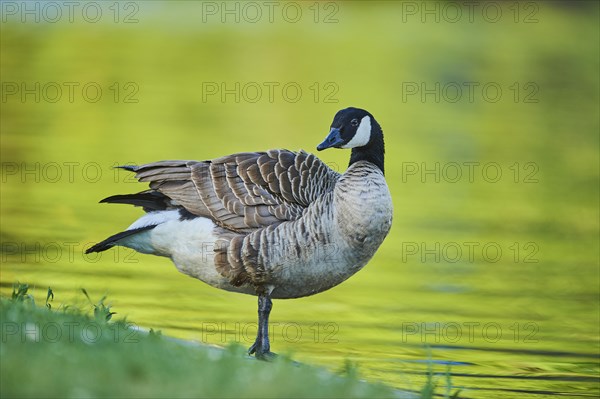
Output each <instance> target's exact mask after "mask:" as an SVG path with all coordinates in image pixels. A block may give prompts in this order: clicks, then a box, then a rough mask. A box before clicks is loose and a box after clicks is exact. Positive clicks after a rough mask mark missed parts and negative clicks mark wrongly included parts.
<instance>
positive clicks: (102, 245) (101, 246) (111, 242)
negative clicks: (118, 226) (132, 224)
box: [85, 225, 156, 254]
mask: <svg viewBox="0 0 600 399" xmlns="http://www.w3.org/2000/svg"><path fill="white" fill-rule="evenodd" d="M155 227H156V225H150V226H144V227H140V228H137V229H132V230H125V231H122V232H120V233H117V234H115V235H112V236H110V237H108V238H107V239H106V240H104V241H101V242H99V243H98V244H96V245H93V246H91V247H90V248H88V249H87V250H86V251H85V253H86V254H90V253H92V252H102V251H106V250H107V249H110V248H112V247H114V246H115V245H117V242H118V241H119V240H122V239H123V238H125V237H129V236H131V235H134V234H137V233H140V232H142V231H146V230H152V229H153V228H155Z"/></svg>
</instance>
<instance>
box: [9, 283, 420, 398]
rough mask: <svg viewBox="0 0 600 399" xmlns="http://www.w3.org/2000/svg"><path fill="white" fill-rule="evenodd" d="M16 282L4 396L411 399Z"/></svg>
mask: <svg viewBox="0 0 600 399" xmlns="http://www.w3.org/2000/svg"><path fill="white" fill-rule="evenodd" d="M15 287H16V288H15V289H14V290H13V296H12V298H5V297H2V298H0V325H1V336H0V338H1V343H0V354H1V360H0V365H1V372H0V381H1V384H0V386H1V388H0V396H1V397H3V398H16V397H36V398H43V397H63V398H75V397H77V398H83V397H136V398H141V397H153V398H156V397H169V398H187V397H210V398H232V397H236V398H255V397H261V398H269V397H295V398H300V397H319V398H323V397H345V398H367V397H368V398H390V397H395V398H407V397H418V395H417V394H412V393H406V392H401V391H397V390H394V389H392V388H390V387H387V386H385V385H383V384H376V383H369V382H365V381H361V380H360V379H359V378H358V377H357V376H356V373H355V372H348V373H346V375H343V376H342V375H336V374H333V373H331V372H329V371H326V370H324V369H320V368H316V367H312V366H308V365H304V364H299V363H297V362H294V361H292V360H291V359H289V358H288V357H286V356H279V357H278V358H277V359H276V360H275V361H274V362H262V361H257V360H255V359H254V358H250V357H248V356H247V355H245V348H242V347H241V346H239V345H233V346H230V347H227V348H224V349H220V348H216V347H210V346H204V345H201V344H197V345H196V344H192V343H189V342H181V340H174V339H170V338H168V337H164V336H162V335H161V334H160V333H157V332H154V331H152V330H150V332H149V333H146V332H143V331H141V330H139V329H135V328H131V326H132V324H131V323H128V322H127V320H113V318H112V316H113V314H114V312H112V311H111V309H110V306H107V305H106V304H105V303H104V300H105V298H102V299H101V300H100V301H98V302H97V303H95V304H94V303H93V302H92V301H91V300H90V303H91V305H92V306H93V309H94V311H93V315H90V314H86V312H85V311H83V310H81V309H78V308H76V307H70V306H59V307H58V308H55V307H53V306H52V302H51V299H52V297H53V293H52V290H50V289H48V295H47V299H46V306H45V307H42V306H38V305H36V304H35V301H34V300H33V297H32V296H31V295H29V294H28V293H27V289H28V287H27V286H26V285H24V284H21V285H18V286H15ZM84 293H85V291H84ZM86 296H87V295H86ZM88 299H89V297H88Z"/></svg>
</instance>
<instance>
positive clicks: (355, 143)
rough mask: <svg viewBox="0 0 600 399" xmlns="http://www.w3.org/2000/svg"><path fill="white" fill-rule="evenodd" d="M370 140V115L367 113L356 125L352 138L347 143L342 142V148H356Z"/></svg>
mask: <svg viewBox="0 0 600 399" xmlns="http://www.w3.org/2000/svg"><path fill="white" fill-rule="evenodd" d="M370 140H371V117H370V116H369V115H367V116H365V117H363V118H362V120H361V121H360V125H358V129H356V133H355V134H354V137H352V140H350V141H349V142H348V143H346V144H344V145H343V146H342V148H356V147H362V146H363V145H367V144H368V143H369V141H370Z"/></svg>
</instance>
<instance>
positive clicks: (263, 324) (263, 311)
mask: <svg viewBox="0 0 600 399" xmlns="http://www.w3.org/2000/svg"><path fill="white" fill-rule="evenodd" d="M272 307H273V302H271V297H270V296H269V295H264V294H261V295H259V296H258V333H257V335H256V341H254V344H253V345H252V346H251V347H250V349H248V354H249V355H252V354H254V356H256V358H257V359H262V360H269V359H271V358H272V357H273V356H274V355H275V354H274V353H273V352H271V350H270V349H271V345H270V343H269V314H270V313H271V308H272Z"/></svg>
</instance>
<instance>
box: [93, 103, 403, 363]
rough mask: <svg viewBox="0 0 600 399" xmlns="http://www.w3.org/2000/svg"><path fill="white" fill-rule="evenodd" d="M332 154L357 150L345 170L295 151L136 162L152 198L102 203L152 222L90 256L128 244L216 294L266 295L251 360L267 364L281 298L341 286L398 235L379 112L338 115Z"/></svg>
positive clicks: (134, 196) (132, 168)
mask: <svg viewBox="0 0 600 399" xmlns="http://www.w3.org/2000/svg"><path fill="white" fill-rule="evenodd" d="M330 147H336V148H352V156H351V159H350V165H349V167H348V169H347V170H346V172H344V173H343V174H339V173H338V172H336V171H334V170H332V169H331V168H329V167H328V166H327V165H325V164H324V163H323V162H322V161H320V160H319V159H318V158H317V157H316V156H315V155H312V154H309V153H306V152H304V151H300V152H292V151H287V150H270V151H267V152H256V153H240V154H233V155H229V156H225V157H222V158H218V159H214V160H210V161H161V162H155V163H150V164H146V165H141V166H126V167H124V168H125V169H127V170H130V171H132V172H135V173H136V178H137V179H138V180H139V181H140V182H148V183H149V184H150V190H147V191H143V192H141V193H137V194H128V195H116V196H112V197H108V198H106V199H104V200H102V201H101V202H109V203H127V204H132V205H136V206H141V207H143V208H144V210H145V211H146V214H145V215H143V216H142V217H141V218H139V219H138V220H137V221H135V222H134V223H133V224H132V225H131V226H129V228H128V229H127V230H125V231H123V232H121V233H118V234H115V235H113V236H111V237H109V238H107V239H106V240H104V241H102V242H100V243H98V244H96V245H94V246H93V247H91V248H90V249H89V250H88V252H100V251H104V250H106V249H108V248H111V247H112V246H115V245H121V246H125V247H129V248H132V249H134V250H136V251H138V252H141V253H145V254H153V255H158V256H165V257H168V258H170V259H171V260H172V261H173V263H174V264H175V265H176V267H177V269H178V270H179V271H181V272H182V273H185V274H187V275H189V276H191V277H194V278H196V279H199V280H201V281H203V282H205V283H207V284H209V285H211V286H213V287H216V288H220V289H224V290H227V291H233V292H240V293H245V294H251V295H257V296H259V325H260V326H261V328H259V334H258V335H259V336H258V337H257V342H256V343H255V345H253V348H251V353H254V352H255V353H256V354H257V356H258V357H264V355H266V354H269V353H270V352H269V343H268V334H267V331H268V328H267V326H266V324H267V322H268V314H269V312H270V309H271V298H279V299H285V298H297V297H303V296H308V295H313V294H316V293H319V292H322V291H325V290H327V289H329V288H331V287H333V286H335V285H337V284H340V283H341V282H343V281H344V280H346V279H347V278H349V277H350V276H352V275H353V274H354V273H356V272H357V271H358V270H360V269H361V268H362V267H363V266H365V265H366V264H367V262H368V261H369V260H370V259H371V258H372V257H373V255H374V254H375V252H376V251H377V249H378V248H379V246H380V245H381V243H382V242H383V240H384V239H385V237H386V235H387V234H388V232H389V229H390V227H391V222H392V201H391V196H390V193H389V190H388V187H387V184H386V181H385V178H384V170H383V133H382V131H381V128H380V127H379V125H378V124H377V122H376V121H375V119H374V118H373V117H372V115H371V114H369V113H368V112H367V111H364V110H361V109H357V108H347V109H344V110H342V111H340V112H338V113H337V114H336V116H335V118H334V121H333V123H332V128H331V131H330V134H329V136H328V137H327V138H326V140H325V141H324V142H323V143H322V144H321V145H319V147H317V149H319V150H322V149H325V148H330ZM261 309H262V310H261ZM261 312H262V316H263V317H262V320H261ZM261 323H262V324H261ZM263 327H264V328H263Z"/></svg>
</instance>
